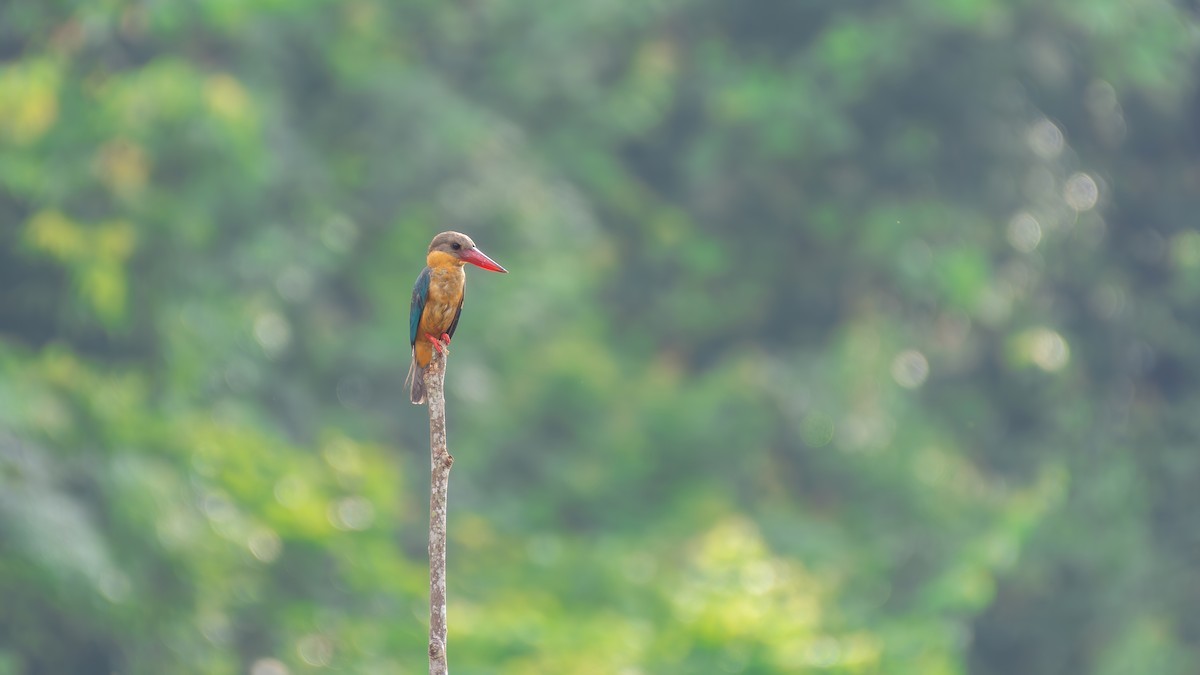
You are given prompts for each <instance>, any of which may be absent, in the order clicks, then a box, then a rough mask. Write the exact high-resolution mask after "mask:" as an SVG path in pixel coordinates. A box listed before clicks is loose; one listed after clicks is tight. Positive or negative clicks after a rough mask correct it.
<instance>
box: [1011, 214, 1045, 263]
mask: <svg viewBox="0 0 1200 675" xmlns="http://www.w3.org/2000/svg"><path fill="white" fill-rule="evenodd" d="M1007 235H1008V243H1009V244H1011V245H1012V247H1013V248H1015V249H1017V250H1018V251H1020V252H1022V253H1032V252H1033V250H1034V249H1036V248H1037V247H1038V244H1040V243H1041V242H1042V226H1041V224H1040V223H1038V221H1037V218H1034V217H1033V216H1032V215H1030V214H1029V213H1028V212H1025V211H1022V212H1021V213H1018V214H1017V215H1015V216H1013V218H1012V220H1010V221H1008V231H1007Z"/></svg>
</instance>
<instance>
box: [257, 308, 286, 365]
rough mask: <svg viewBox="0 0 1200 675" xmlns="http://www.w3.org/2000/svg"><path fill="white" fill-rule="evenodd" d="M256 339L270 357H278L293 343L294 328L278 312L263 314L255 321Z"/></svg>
mask: <svg viewBox="0 0 1200 675" xmlns="http://www.w3.org/2000/svg"><path fill="white" fill-rule="evenodd" d="M254 339H255V340H256V341H257V342H258V344H259V346H260V347H262V348H263V351H264V352H266V353H267V355H268V356H276V355H278V354H279V353H280V352H282V351H283V350H284V349H286V348H287V346H288V344H289V343H291V341H292V327H291V325H290V324H289V323H288V320H287V319H285V318H284V317H283V315H282V314H280V313H278V312H263V313H262V314H259V315H258V318H256V319H255V320H254Z"/></svg>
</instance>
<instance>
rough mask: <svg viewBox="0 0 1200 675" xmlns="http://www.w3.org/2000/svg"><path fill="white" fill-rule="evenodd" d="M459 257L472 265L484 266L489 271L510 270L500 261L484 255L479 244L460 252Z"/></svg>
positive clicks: (506, 271) (505, 271)
mask: <svg viewBox="0 0 1200 675" xmlns="http://www.w3.org/2000/svg"><path fill="white" fill-rule="evenodd" d="M458 257H459V258H460V259H461V260H462V261H463V262H469V263H471V264H472V265H474V266H476V267H482V268H483V269H485V270H487V271H489V272H504V273H505V274H507V273H508V270H506V269H504V268H503V267H501V266H500V264H499V263H497V262H496V261H495V260H492V259H491V258H489V257H487V256H486V255H484V253H483V251H480V250H479V247H478V246H477V247H475V248H471V249H467V250H465V251H463V252H462V253H460V254H458Z"/></svg>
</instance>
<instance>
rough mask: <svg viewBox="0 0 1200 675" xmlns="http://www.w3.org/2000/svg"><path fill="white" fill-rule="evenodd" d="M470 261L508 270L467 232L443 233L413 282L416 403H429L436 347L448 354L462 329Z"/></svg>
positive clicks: (411, 327)
mask: <svg viewBox="0 0 1200 675" xmlns="http://www.w3.org/2000/svg"><path fill="white" fill-rule="evenodd" d="M467 263H471V264H472V265H474V266H476V267H479V268H482V269H485V270H488V271H490V272H501V273H504V274H507V273H508V270H506V269H504V268H503V267H501V266H500V264H499V263H497V262H496V261H495V260H492V259H491V258H489V257H487V255H485V254H484V252H483V251H481V250H479V247H478V246H476V245H475V242H474V241H471V238H470V237H468V236H467V235H465V234H463V233H461V232H442V233H441V234H439V235H437V236H436V237H434V238H433V241H432V242H430V243H429V251H428V253H426V255H425V269H423V270H421V274H420V275H418V276H417V283H415V284H413V292H412V304H411V305H409V310H408V337H409V343H410V344H411V345H412V364H411V365H409V367H408V384H409V386H410V387H411V388H410V390H409V391H410V398H411V399H412V402H413V403H414V404H416V405H420V404H422V403H424V402H425V369H426V368H428V367H429V361H430V360H431V359H433V350H434V349H436V350H438V351H439V352H441V353H445V354H448V353H449V349H448V348H449V346H450V338H451V337H453V336H454V329H456V328H458V319H459V317H461V316H462V306H463V297H464V290H465V288H466V283H467V273H466V270H464V269H463V266H464V265H466V264H467Z"/></svg>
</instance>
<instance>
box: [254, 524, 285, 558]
mask: <svg viewBox="0 0 1200 675" xmlns="http://www.w3.org/2000/svg"><path fill="white" fill-rule="evenodd" d="M247 545H248V546H249V548H250V553H251V554H252V555H253V556H254V557H255V558H257V559H258V560H260V561H262V562H265V563H271V562H275V559H276V558H278V557H279V553H280V552H281V551H282V550H283V541H282V540H281V539H280V538H279V535H278V534H275V532H274V531H273V530H268V529H265V528H264V529H261V530H259V531H257V532H255V533H254V534H252V535H250V540H249V541H248V542H247Z"/></svg>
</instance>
